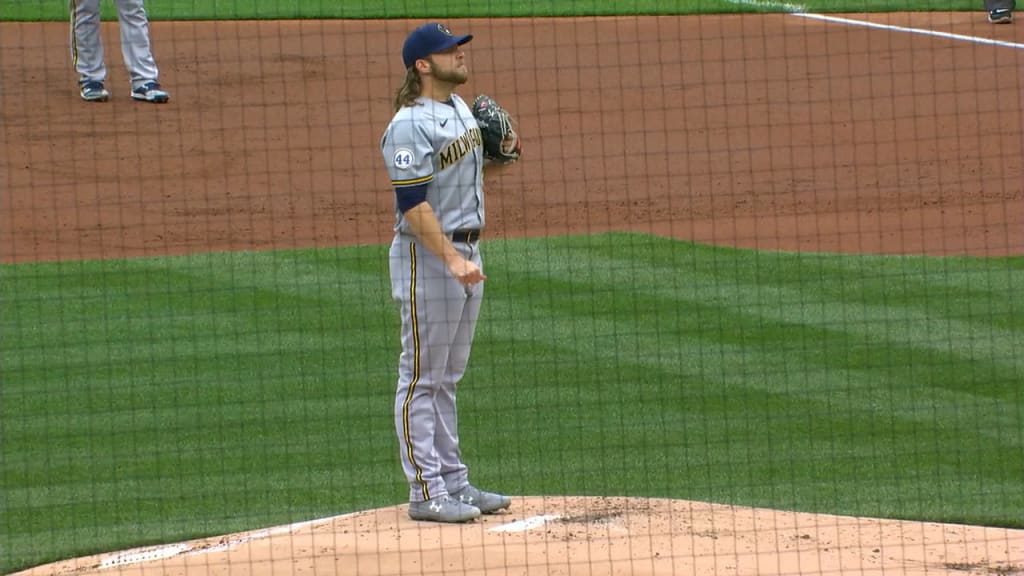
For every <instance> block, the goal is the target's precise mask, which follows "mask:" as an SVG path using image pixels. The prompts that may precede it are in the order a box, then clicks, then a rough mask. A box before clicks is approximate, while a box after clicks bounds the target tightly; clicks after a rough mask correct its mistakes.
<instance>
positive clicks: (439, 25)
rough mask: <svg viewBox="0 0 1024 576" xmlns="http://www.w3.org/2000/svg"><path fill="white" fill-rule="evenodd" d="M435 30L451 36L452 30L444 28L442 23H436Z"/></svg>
mask: <svg viewBox="0 0 1024 576" xmlns="http://www.w3.org/2000/svg"><path fill="white" fill-rule="evenodd" d="M437 31H438V32H440V33H441V34H444V35H445V36H451V35H452V31H451V30H449V29H448V28H446V27H445V25H444V24H438V25H437Z"/></svg>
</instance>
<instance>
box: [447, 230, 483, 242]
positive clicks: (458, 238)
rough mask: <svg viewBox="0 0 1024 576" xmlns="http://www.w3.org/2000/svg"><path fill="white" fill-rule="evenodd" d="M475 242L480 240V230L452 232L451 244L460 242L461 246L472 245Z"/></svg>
mask: <svg viewBox="0 0 1024 576" xmlns="http://www.w3.org/2000/svg"><path fill="white" fill-rule="evenodd" d="M477 240H480V230H479V229H474V230H456V231H455V232H452V242H460V243H462V244H473V243H474V242H476V241H477Z"/></svg>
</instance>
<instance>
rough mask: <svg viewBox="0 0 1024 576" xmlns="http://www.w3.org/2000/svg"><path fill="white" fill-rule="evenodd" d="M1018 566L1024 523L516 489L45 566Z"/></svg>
mask: <svg viewBox="0 0 1024 576" xmlns="http://www.w3.org/2000/svg"><path fill="white" fill-rule="evenodd" d="M114 573H116V574H120V575H128V574H132V575H143V574H145V575H156V574H167V575H171V574H174V575H182V576H195V575H199V574H233V575H235V574H257V575H264V574H274V575H281V574H318V575H323V574H359V575H373V574H451V575H484V574H488V575H492V574H493V575H499V574H500V575H505V574H516V575H532V574H537V575H541V574H543V575H554V574H577V575H583V574H624V575H626V574H628V575H640V574H666V575H669V574H708V575H727V574H757V575H767V574H858V575H862V576H863V575H870V574H879V575H880V574H888V575H892V574H930V575H935V574H949V575H957V576H963V575H964V574H999V575H1004V576H1010V575H1015V574H1024V530H1007V529H1001V528H986V527H979V526H962V525H953V524H937V523H929V522H906V521H895V520H879V519H871V518H853V517H846V516H829V515H815V514H802V513H793V512H782V511H778V510H768V509H760V508H744V507H737V506H726V505H718V504H706V503H701V502H689V501H681V500H663V499H644V498H580V497H521V498H516V499H514V501H513V504H512V509H511V511H506V512H505V513H504V514H497V515H493V516H485V517H483V518H482V519H481V520H478V521H476V522H473V523H469V524H463V525H442V524H433V523H423V522H413V521H411V520H409V518H408V517H407V516H406V505H400V506H393V507H390V508H381V509H378V510H369V511H366V512H358V513H354V514H347V515H344V516H338V517H335V518H326V519H323V520H315V521H312V522H304V523H301V524H293V525H289V526H280V527H276V528H270V529H266V530H258V531H255V532H246V533H239V534H232V535H228V536H223V537H219V538H210V539H205V540H194V541H190V542H183V543H180V544H173V545H168V546H161V547H154V548H142V549H136V550H129V551H125V552H120V553H117V554H108V555H101V556H93V557H88V558H79V559H76V560H71V561H67V562H59V563H55V564H49V565H46V566H39V567H36V568H34V569H31V570H28V571H25V572H21V573H19V574H21V575H23V576H28V575H33V576H35V575H43V574H47V575H50V574H114Z"/></svg>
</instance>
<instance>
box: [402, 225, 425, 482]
mask: <svg viewBox="0 0 1024 576" xmlns="http://www.w3.org/2000/svg"><path fill="white" fill-rule="evenodd" d="M409 261H410V265H409V312H410V314H411V315H412V349H413V355H412V381H411V382H409V390H408V391H407V392H406V393H405V400H404V401H403V402H402V436H403V438H404V439H405V450H406V455H407V456H408V457H409V463H410V464H412V467H413V468H415V469H416V481H417V482H419V483H420V490H421V491H422V492H423V499H424V500H430V490H428V488H427V483H426V482H424V481H423V468H421V467H420V465H419V463H417V462H416V455H415V454H414V450H413V441H412V434H411V433H410V428H411V423H410V422H409V404H410V403H411V402H412V396H413V393H415V392H416V384H418V383H419V381H420V327H419V319H418V318H417V315H416V313H417V309H416V243H415V242H410V243H409Z"/></svg>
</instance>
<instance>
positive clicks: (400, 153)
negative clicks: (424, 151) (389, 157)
mask: <svg viewBox="0 0 1024 576" xmlns="http://www.w3.org/2000/svg"><path fill="white" fill-rule="evenodd" d="M394 161H395V168H398V169H399V170H408V169H409V168H410V167H412V165H413V164H414V163H415V162H416V156H415V155H413V153H412V150H409V149H408V148H399V149H398V150H395V158H394Z"/></svg>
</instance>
